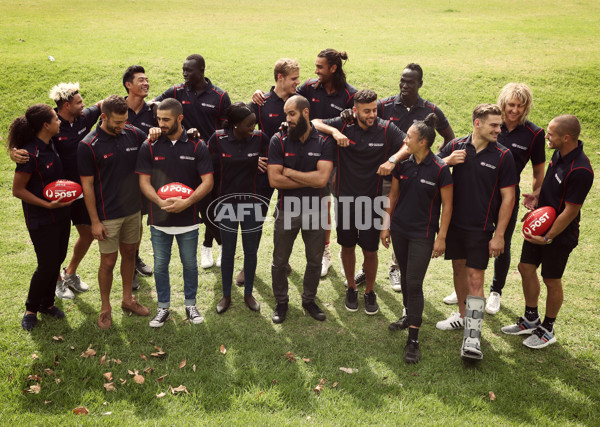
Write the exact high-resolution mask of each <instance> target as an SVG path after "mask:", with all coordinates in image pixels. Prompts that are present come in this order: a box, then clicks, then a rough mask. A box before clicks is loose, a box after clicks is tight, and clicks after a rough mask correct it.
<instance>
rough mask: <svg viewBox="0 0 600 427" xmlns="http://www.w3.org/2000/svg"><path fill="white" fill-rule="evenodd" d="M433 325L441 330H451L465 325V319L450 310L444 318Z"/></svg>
mask: <svg viewBox="0 0 600 427" xmlns="http://www.w3.org/2000/svg"><path fill="white" fill-rule="evenodd" d="M435 327H436V328H438V329H441V330H442V331H453V330H454V329H463V328H464V327H465V319H463V318H462V317H460V314H459V313H455V312H452V314H450V317H448V318H447V319H446V320H440V321H439V322H437V323H436V324H435Z"/></svg>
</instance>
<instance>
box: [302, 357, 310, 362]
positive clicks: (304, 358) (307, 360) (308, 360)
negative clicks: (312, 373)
mask: <svg viewBox="0 0 600 427" xmlns="http://www.w3.org/2000/svg"><path fill="white" fill-rule="evenodd" d="M302 360H304V361H305V362H306V363H310V359H307V358H306V357H303V358H302Z"/></svg>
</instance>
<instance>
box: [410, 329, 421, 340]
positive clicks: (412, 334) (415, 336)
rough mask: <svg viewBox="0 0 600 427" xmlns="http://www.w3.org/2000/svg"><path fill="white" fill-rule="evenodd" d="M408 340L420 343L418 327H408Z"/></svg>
mask: <svg viewBox="0 0 600 427" xmlns="http://www.w3.org/2000/svg"><path fill="white" fill-rule="evenodd" d="M408 340H409V341H414V342H416V343H419V329H418V328H408Z"/></svg>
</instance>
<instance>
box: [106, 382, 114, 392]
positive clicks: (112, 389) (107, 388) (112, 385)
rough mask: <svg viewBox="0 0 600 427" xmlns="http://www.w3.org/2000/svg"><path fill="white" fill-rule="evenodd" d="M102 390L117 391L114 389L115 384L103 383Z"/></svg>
mask: <svg viewBox="0 0 600 427" xmlns="http://www.w3.org/2000/svg"><path fill="white" fill-rule="evenodd" d="M104 389H105V390H106V391H117V389H116V388H115V383H105V384H104Z"/></svg>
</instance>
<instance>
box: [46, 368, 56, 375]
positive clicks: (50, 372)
mask: <svg viewBox="0 0 600 427" xmlns="http://www.w3.org/2000/svg"><path fill="white" fill-rule="evenodd" d="M44 372H45V373H47V374H48V375H54V371H53V370H52V369H50V368H46V369H44Z"/></svg>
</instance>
